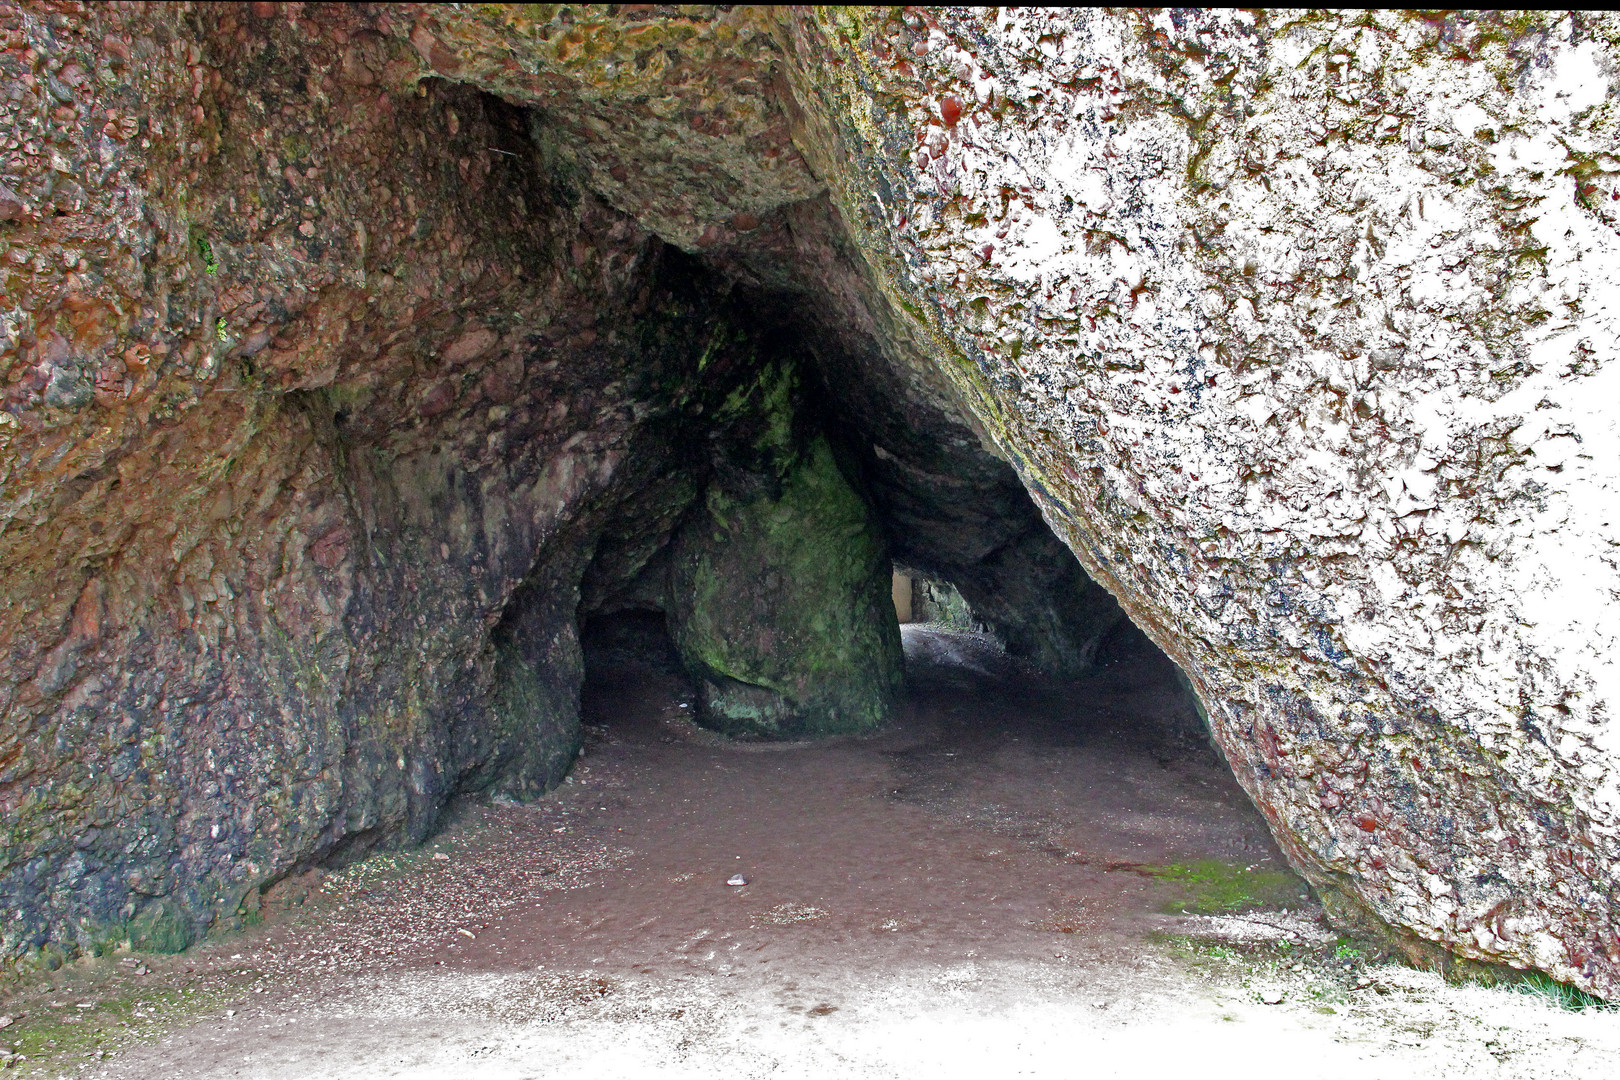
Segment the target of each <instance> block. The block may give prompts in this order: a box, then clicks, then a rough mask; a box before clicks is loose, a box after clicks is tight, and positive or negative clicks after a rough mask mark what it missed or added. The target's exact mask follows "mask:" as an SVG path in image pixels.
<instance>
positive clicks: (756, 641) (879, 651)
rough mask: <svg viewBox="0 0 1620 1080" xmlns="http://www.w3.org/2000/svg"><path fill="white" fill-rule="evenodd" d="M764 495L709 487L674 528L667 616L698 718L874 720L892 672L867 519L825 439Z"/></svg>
mask: <svg viewBox="0 0 1620 1080" xmlns="http://www.w3.org/2000/svg"><path fill="white" fill-rule="evenodd" d="M773 494H774V493H773V492H771V491H770V490H769V489H768V488H762V489H760V490H758V491H757V492H755V493H752V494H751V496H749V497H739V496H737V495H735V494H731V493H729V492H728V491H727V490H726V489H724V488H723V487H721V486H718V485H716V486H713V487H711V488H710V490H709V493H708V496H707V498H706V500H705V508H704V512H703V513H702V514H701V515H699V517H698V518H697V519H696V520H694V521H693V522H692V523H691V524H690V525H688V526H687V527H686V528H685V529H684V530H683V531H682V534H681V536H680V538H679V541H678V545H677V549H676V557H675V569H674V577H673V581H672V585H673V589H672V592H673V594H674V604H673V608H674V610H673V611H672V612H671V616H670V624H671V626H670V629H671V632H672V634H673V636H674V638H675V644H676V646H677V647H678V648H679V649H680V652H681V657H682V659H683V660H684V661H685V663H686V666H687V669H688V670H689V671H690V672H691V673H692V675H693V677H694V678H695V679H696V680H697V682H698V684H699V687H700V688H701V692H702V695H703V713H702V718H703V720H704V722H705V723H707V724H709V725H710V726H713V727H715V728H718V729H719V730H721V731H725V732H727V733H730V734H734V735H753V736H763V737H766V738H787V737H794V736H800V735H833V734H842V733H847V732H857V731H867V730H870V729H872V728H875V727H877V726H879V725H881V724H882V723H883V722H884V721H885V720H886V719H887V718H888V715H889V710H890V708H891V707H892V706H893V703H894V701H895V698H896V695H897V694H898V692H899V689H900V685H901V680H902V678H903V660H902V657H901V652H900V630H899V626H898V624H897V623H896V621H895V614H894V607H893V604H892V602H891V600H890V596H889V585H890V577H889V575H890V570H889V562H888V558H887V557H886V555H885V553H884V550H883V545H882V543H881V542H880V540H879V539H878V530H877V528H876V523H875V522H874V520H873V519H872V516H871V512H870V511H869V510H868V508H867V505H866V503H865V501H864V500H862V499H861V497H860V495H858V494H857V493H856V492H855V491H854V489H853V488H851V487H850V485H849V483H848V481H846V480H845V479H844V477H843V474H842V473H840V472H839V470H838V466H837V464H836V462H835V461H834V460H833V454H832V450H831V448H830V447H829V446H828V445H827V441H826V439H825V438H818V439H816V440H815V441H813V442H812V443H811V444H810V446H809V447H808V449H807V450H806V451H805V453H804V454H803V455H802V456H801V457H800V458H799V460H798V461H797V462H796V463H794V464H793V465H792V466H791V467H790V468H789V469H788V470H787V472H786V473H785V475H784V476H783V478H782V482H781V485H780V496H779V497H773Z"/></svg>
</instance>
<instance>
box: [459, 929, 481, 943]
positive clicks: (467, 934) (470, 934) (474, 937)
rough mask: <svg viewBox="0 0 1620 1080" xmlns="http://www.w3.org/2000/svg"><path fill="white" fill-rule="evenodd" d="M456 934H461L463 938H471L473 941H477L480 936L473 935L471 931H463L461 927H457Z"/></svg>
mask: <svg viewBox="0 0 1620 1080" xmlns="http://www.w3.org/2000/svg"><path fill="white" fill-rule="evenodd" d="M456 933H458V934H460V935H462V936H463V937H469V938H473V939H475V940H476V939H477V937H478V935H477V934H475V933H473V932H472V931H471V930H464V929H462V928H461V927H459V926H458V927H456Z"/></svg>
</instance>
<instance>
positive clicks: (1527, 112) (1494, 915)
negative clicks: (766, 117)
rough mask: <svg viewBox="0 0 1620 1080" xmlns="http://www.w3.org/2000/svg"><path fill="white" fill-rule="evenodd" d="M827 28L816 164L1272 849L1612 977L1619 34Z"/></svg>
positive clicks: (1392, 905) (1578, 977)
mask: <svg viewBox="0 0 1620 1080" xmlns="http://www.w3.org/2000/svg"><path fill="white" fill-rule="evenodd" d="M826 18H827V20H828V21H827V22H825V23H824V24H823V25H822V26H821V27H819V28H810V27H807V26H795V27H792V28H790V30H789V33H790V34H791V35H792V38H793V41H794V48H793V50H792V52H793V55H794V56H795V57H796V58H797V59H796V62H795V76H794V79H795V86H796V89H797V90H798V92H799V94H800V95H801V96H802V97H803V98H804V100H805V101H806V102H807V103H809V104H807V106H806V108H807V111H808V112H811V113H813V114H817V115H816V116H813V117H812V119H811V120H810V121H808V122H807V124H806V131H807V134H806V136H805V138H804V142H805V144H806V146H805V147H803V149H805V150H806V156H807V158H808V159H809V160H810V161H811V163H812V165H813V166H814V167H815V168H816V169H817V170H818V171H819V172H821V173H822V174H823V175H825V176H826V177H827V178H828V179H829V181H830V182H831V185H832V187H833V190H834V193H835V198H836V199H837V201H838V202H839V204H840V206H841V208H842V209H843V211H844V214H845V217H846V218H847V220H848V221H849V222H850V224H851V227H852V229H853V230H854V232H855V233H856V234H857V237H858V240H859V243H860V246H861V247H862V249H863V250H864V251H865V252H866V254H867V257H868V259H869V260H870V261H871V263H872V265H873V267H874V269H875V270H876V271H877V273H878V276H879V277H880V278H881V279H882V281H883V283H884V287H885V289H886V291H887V292H888V293H889V295H890V296H891V298H892V299H893V300H894V301H895V302H896V304H897V306H899V307H901V308H904V309H907V310H910V311H911V312H913V313H914V323H915V330H916V333H917V335H918V336H919V337H920V338H924V339H930V338H931V339H932V341H933V344H934V346H935V347H936V348H937V349H938V350H939V355H941V356H943V357H945V358H946V359H945V360H944V361H943V364H944V366H945V367H946V368H947V369H948V372H949V374H950V375H951V376H952V377H953V379H954V380H955V382H956V383H957V385H958V388H959V389H960V391H961V393H962V396H963V398H964V400H965V401H967V402H968V403H969V405H970V407H971V408H972V409H973V411H974V412H975V413H976V414H977V415H978V417H979V419H980V420H981V421H982V422H983V423H984V425H985V427H986V428H987V429H988V430H989V432H990V433H991V435H992V436H993V437H994V438H995V440H996V441H997V442H998V443H999V444H1000V446H1001V447H1002V448H1003V450H1004V451H1005V452H1006V453H1007V454H1008V456H1009V457H1010V458H1011V459H1013V460H1014V461H1015V463H1016V464H1017V465H1018V467H1019V469H1020V472H1021V473H1022V475H1023V476H1024V477H1025V479H1026V482H1027V483H1028V484H1029V486H1030V488H1031V490H1032V491H1034V492H1035V493H1036V495H1037V497H1038V499H1039V500H1040V502H1041V504H1042V506H1043V508H1044V510H1045V512H1046V514H1047V516H1048V518H1049V520H1050V521H1051V523H1052V524H1053V526H1054V527H1055V528H1056V529H1057V530H1058V531H1059V533H1060V534H1061V535H1064V536H1066V537H1067V538H1068V539H1069V541H1070V543H1071V546H1072V547H1073V548H1074V550H1075V551H1076V553H1077V554H1078V555H1079V556H1080V558H1081V559H1082V561H1083V562H1084V563H1085V565H1086V567H1087V569H1088V570H1089V571H1091V572H1092V573H1093V575H1094V576H1096V577H1097V578H1098V579H1099V580H1102V581H1104V582H1106V583H1108V584H1109V585H1110V587H1111V588H1113V589H1114V590H1115V591H1116V592H1117V594H1118V595H1119V596H1120V597H1121V599H1122V601H1123V602H1124V603H1125V605H1126V607H1127V609H1128V610H1129V611H1130V612H1131V614H1132V615H1133V616H1134V617H1135V618H1136V619H1137V621H1138V622H1140V623H1141V624H1142V625H1143V626H1145V627H1146V628H1148V629H1149V631H1150V632H1151V633H1152V635H1153V636H1154V638H1155V639H1156V640H1157V641H1158V642H1159V643H1160V644H1161V645H1162V646H1164V647H1165V649H1166V650H1167V651H1169V652H1170V654H1171V655H1172V656H1173V657H1175V658H1176V660H1177V661H1178V662H1180V663H1181V665H1182V666H1183V668H1184V669H1185V670H1186V671H1187V673H1188V674H1189V675H1190V676H1191V678H1192V679H1193V681H1194V683H1195V685H1196V686H1197V688H1198V690H1199V693H1200V695H1201V696H1202V698H1203V700H1204V703H1205V705H1206V706H1207V708H1208V710H1209V715H1210V721H1211V724H1212V726H1213V728H1214V731H1215V733H1216V735H1217V737H1218V739H1219V741H1220V744H1221V746H1222V747H1223V748H1224V750H1225V751H1226V753H1227V755H1228V756H1229V757H1230V759H1231V761H1232V763H1233V766H1234V767H1235V769H1236V770H1237V773H1238V775H1239V777H1240V779H1241V780H1242V781H1243V783H1244V784H1245V785H1247V787H1248V788H1249V790H1250V792H1251V793H1252V794H1253V795H1254V797H1255V799H1256V801H1257V802H1258V803H1259V804H1260V806H1261V807H1262V808H1263V809H1264V811H1265V812H1266V814H1267V815H1268V817H1269V818H1270V820H1271V822H1272V823H1273V825H1274V827H1275V828H1276V830H1277V832H1278V835H1279V836H1280V837H1281V838H1282V839H1283V841H1284V843H1285V845H1286V846H1287V847H1288V848H1289V850H1290V853H1291V855H1292V856H1293V857H1294V858H1295V859H1296V860H1297V861H1298V862H1299V863H1300V865H1301V866H1302V867H1304V868H1305V869H1306V871H1307V872H1308V873H1309V874H1310V876H1311V877H1312V878H1313V880H1315V881H1316V882H1317V883H1318V884H1321V885H1324V886H1338V887H1340V889H1341V890H1343V891H1344V892H1347V893H1348V894H1349V895H1350V896H1351V897H1352V898H1353V900H1352V906H1353V907H1362V906H1364V907H1365V908H1368V909H1370V910H1371V911H1372V912H1374V913H1376V914H1377V915H1378V916H1379V917H1381V918H1382V919H1383V920H1385V921H1387V922H1388V923H1390V924H1392V925H1394V926H1395V927H1397V928H1400V929H1402V930H1404V931H1407V932H1409V933H1411V934H1412V935H1415V936H1416V937H1417V938H1420V939H1426V940H1428V941H1433V942H1438V943H1442V944H1444V945H1445V946H1446V947H1447V948H1449V949H1450V950H1452V951H1453V952H1455V953H1458V954H1461V955H1464V956H1470V957H1477V958H1483V959H1489V960H1496V961H1506V962H1508V963H1511V964H1515V965H1533V966H1536V967H1541V968H1545V969H1546V970H1548V971H1551V972H1552V973H1554V974H1555V975H1556V976H1557V977H1559V978H1562V979H1568V980H1571V981H1574V982H1577V983H1579V984H1581V985H1583V986H1587V987H1592V988H1597V989H1600V990H1602V991H1604V992H1607V993H1611V994H1612V993H1614V992H1616V991H1617V990H1620V936H1617V914H1620V912H1617V908H1616V896H1615V883H1616V866H1617V861H1620V772H1617V770H1616V762H1617V761H1620V732H1617V730H1616V725H1615V722H1614V721H1613V719H1612V718H1611V712H1610V698H1611V696H1613V695H1614V694H1615V693H1616V692H1617V690H1620V679H1617V677H1616V667H1615V647H1614V645H1615V638H1616V634H1617V632H1620V609H1617V608H1616V605H1615V598H1616V596H1617V586H1620V578H1617V573H1616V550H1617V547H1616V545H1617V538H1620V500H1617V493H1616V475H1617V471H1620V465H1617V463H1620V445H1617V433H1616V416H1617V412H1620V408H1617V407H1620V366H1617V365H1616V363H1615V350H1616V340H1617V330H1620V327H1617V324H1616V315H1617V308H1616V305H1617V304H1620V300H1617V299H1616V297H1617V296H1620V293H1617V286H1620V237H1617V236H1616V231H1615V223H1616V221H1617V216H1616V211H1617V210H1620V201H1616V200H1620V191H1617V190H1616V188H1615V185H1614V182H1613V176H1612V172H1611V171H1612V170H1614V169H1616V168H1617V167H1620V161H1617V159H1616V157H1615V156H1613V155H1614V154H1616V153H1617V152H1620V151H1617V147H1616V138H1615V131H1616V105H1615V103H1614V100H1613V93H1614V91H1613V89H1612V87H1613V85H1614V82H1613V81H1614V78H1615V76H1616V74H1617V71H1620V69H1617V66H1616V45H1615V40H1616V30H1615V28H1614V26H1613V24H1611V23H1608V22H1601V23H1599V22H1593V21H1591V20H1589V19H1586V18H1584V17H1583V18H1582V20H1581V21H1578V22H1576V21H1571V20H1569V19H1564V20H1563V21H1553V20H1551V19H1550V18H1549V19H1548V20H1545V21H1542V22H1534V21H1529V20H1523V19H1521V20H1518V21H1514V20H1507V19H1495V18H1493V19H1491V20H1487V21H1469V20H1467V19H1462V18H1448V19H1446V20H1442V21H1430V20H1422V19H1416V18H1409V17H1406V16H1401V15H1393V14H1386V15H1365V14H1362V13H1351V14H1347V15H1309V16H1298V17H1292V16H1288V15H1275V14H1273V15H1267V16H1265V18H1264V21H1263V22H1261V23H1260V24H1257V23H1256V21H1255V18H1254V17H1253V16H1251V15H1248V14H1243V13H1236V12H1233V13H1217V14H1206V15H1196V16H1193V15H1189V16H1179V15H1177V16H1173V15H1170V14H1163V13H1161V14H1157V15H1131V14H1127V15H1117V14H1103V13H1097V12H1086V11H1058V12H1039V11H1030V10H1018V9H1002V10H1001V11H1000V12H999V13H997V12H993V11H978V10H975V11H960V10H951V11H935V12H932V13H930V14H923V15H920V16H918V15H913V16H908V17H907V19H906V20H905V21H902V20H900V19H898V18H896V19H893V20H889V19H888V17H887V16H886V15H878V14H846V15H841V16H827V17H826ZM818 118H819V119H818ZM1357 901H1359V903H1358V902H1357Z"/></svg>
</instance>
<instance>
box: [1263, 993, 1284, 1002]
mask: <svg viewBox="0 0 1620 1080" xmlns="http://www.w3.org/2000/svg"><path fill="white" fill-rule="evenodd" d="M1260 1000H1261V1001H1263V1002H1265V1003H1266V1004H1267V1005H1281V1004H1282V1003H1283V992H1282V991H1281V990H1262V991H1260Z"/></svg>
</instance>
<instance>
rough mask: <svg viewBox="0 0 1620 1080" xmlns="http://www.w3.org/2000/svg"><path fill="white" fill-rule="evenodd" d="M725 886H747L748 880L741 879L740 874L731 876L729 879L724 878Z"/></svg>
mask: <svg viewBox="0 0 1620 1080" xmlns="http://www.w3.org/2000/svg"><path fill="white" fill-rule="evenodd" d="M726 884H727V885H746V884H748V879H747V878H745V877H743V876H742V875H741V874H732V875H731V876H730V877H728V878H726Z"/></svg>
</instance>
